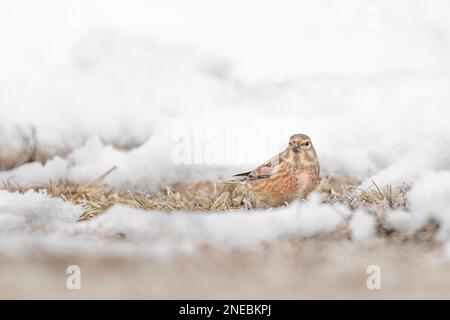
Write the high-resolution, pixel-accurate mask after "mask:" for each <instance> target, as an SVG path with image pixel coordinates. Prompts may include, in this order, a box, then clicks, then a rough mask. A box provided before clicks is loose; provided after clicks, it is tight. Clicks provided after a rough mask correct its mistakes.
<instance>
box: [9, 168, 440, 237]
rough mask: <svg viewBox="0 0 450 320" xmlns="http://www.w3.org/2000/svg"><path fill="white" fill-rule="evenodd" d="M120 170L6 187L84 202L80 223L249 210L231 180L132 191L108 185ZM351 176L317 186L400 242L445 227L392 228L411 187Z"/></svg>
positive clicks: (326, 198)
mask: <svg viewBox="0 0 450 320" xmlns="http://www.w3.org/2000/svg"><path fill="white" fill-rule="evenodd" d="M114 169H115V168H112V169H110V170H108V171H107V172H106V173H105V174H103V175H101V176H100V177H98V178H96V179H94V180H93V181H91V182H90V183H87V184H85V185H80V184H76V183H73V182H70V181H50V182H49V183H48V184H45V185H35V186H31V187H21V186H18V185H14V184H13V183H12V182H10V181H5V182H3V188H4V189H6V190H8V191H10V192H20V193H25V192H27V191H29V190H35V191H38V190H44V191H45V192H47V194H48V195H50V196H52V197H58V198H61V199H63V200H64V201H68V202H71V203H73V204H76V205H81V206H83V208H84V209H85V210H84V213H83V214H82V215H81V216H80V217H79V221H86V220H90V219H94V218H95V217H97V216H98V215H100V214H102V213H104V212H106V211H107V210H108V209H109V208H111V207H112V206H114V205H119V204H120V205H126V206H130V207H133V208H136V209H142V210H147V211H152V210H155V211H162V212H166V213H168V214H170V213H173V212H176V211H186V212H196V213H208V212H211V211H215V212H217V211H219V212H225V211H236V210H248V208H247V207H246V206H244V204H243V202H242V198H243V196H244V195H243V194H241V193H239V192H236V190H234V189H233V187H232V186H231V185H229V184H223V183H220V182H210V181H207V182H200V183H195V184H184V183H177V184H173V185H171V186H167V187H165V188H164V189H161V190H159V191H156V192H131V191H127V190H120V189H118V188H115V187H111V186H108V185H106V184H105V183H104V179H105V177H106V176H107V175H108V174H109V173H111V172H112V171H113V170H114ZM359 184H360V182H359V181H357V180H354V179H351V178H345V177H344V178H337V177H331V178H330V177H324V178H322V180H321V182H320V184H319V185H318V187H317V190H316V191H317V192H319V194H321V195H322V201H323V203H341V204H344V205H346V206H348V207H349V208H350V209H351V210H356V209H358V208H363V209H364V210H365V211H367V212H369V213H370V214H372V215H373V216H375V217H376V220H377V233H378V235H379V236H382V237H384V238H389V239H392V240H394V241H396V242H404V241H408V240H414V241H416V240H417V241H432V239H433V236H434V234H435V232H436V231H437V230H438V228H439V225H438V224H437V223H436V222H435V221H430V222H429V223H428V224H427V225H426V226H425V227H424V228H423V229H422V230H420V231H419V232H418V233H417V234H415V235H413V236H411V235H405V234H402V233H400V232H398V231H394V230H391V229H390V228H389V227H387V226H386V223H385V216H386V213H387V212H388V211H390V210H397V209H401V210H406V211H407V210H408V198H407V196H408V191H409V190H410V186H409V185H408V184H403V185H401V186H396V187H393V186H385V187H380V186H378V185H377V184H376V183H375V182H373V183H372V185H371V186H369V187H368V188H366V189H363V188H361V187H360V186H359ZM336 235H338V236H339V237H344V238H348V237H349V236H350V231H349V228H348V224H347V223H345V224H343V225H342V226H341V227H340V228H338V230H337V232H336Z"/></svg>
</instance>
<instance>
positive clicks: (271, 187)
mask: <svg viewBox="0 0 450 320" xmlns="http://www.w3.org/2000/svg"><path fill="white" fill-rule="evenodd" d="M319 174H320V165H319V161H318V159H317V154H316V150H315V149H314V146H313V145H312V142H311V139H310V138H309V137H308V136H307V135H304V134H295V135H293V136H292V137H291V138H290V139H289V145H288V147H287V148H286V150H284V151H283V152H281V153H280V154H279V155H277V156H275V157H273V158H272V159H270V160H269V161H267V162H265V163H264V164H262V165H260V166H259V167H258V168H256V169H255V170H253V171H250V172H245V173H240V174H237V175H235V176H233V178H234V179H232V180H230V181H229V182H231V183H241V184H243V185H244V186H245V188H246V195H245V197H244V199H246V200H247V201H250V203H251V204H252V205H255V206H257V207H275V206H280V205H283V204H285V203H287V202H291V201H293V200H295V199H304V198H306V196H307V195H308V194H309V193H310V192H311V191H313V190H314V189H315V187H316V185H317V183H318V181H319Z"/></svg>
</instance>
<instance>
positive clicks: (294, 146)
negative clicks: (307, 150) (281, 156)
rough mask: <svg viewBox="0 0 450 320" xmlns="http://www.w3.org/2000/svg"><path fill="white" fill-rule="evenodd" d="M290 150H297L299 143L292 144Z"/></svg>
mask: <svg viewBox="0 0 450 320" xmlns="http://www.w3.org/2000/svg"><path fill="white" fill-rule="evenodd" d="M292 150H294V151H295V152H297V151H298V150H300V145H299V144H296V143H295V144H293V145H292Z"/></svg>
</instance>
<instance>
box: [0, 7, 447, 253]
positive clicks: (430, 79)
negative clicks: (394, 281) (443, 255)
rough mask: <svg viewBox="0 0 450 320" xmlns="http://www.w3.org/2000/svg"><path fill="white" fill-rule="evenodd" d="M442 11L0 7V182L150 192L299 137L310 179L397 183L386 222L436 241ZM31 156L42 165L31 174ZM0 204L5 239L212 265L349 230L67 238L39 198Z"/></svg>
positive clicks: (121, 214)
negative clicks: (200, 251)
mask: <svg viewBox="0 0 450 320" xmlns="http://www.w3.org/2000/svg"><path fill="white" fill-rule="evenodd" d="M24 7H25V8H27V9H26V10H24V9H23V8H24ZM199 8H201V10H200V9H199ZM236 8H239V9H238V10H237V9H236ZM255 8H257V10H255ZM448 9H450V7H449V4H448V2H447V1H444V0H441V1H433V2H429V1H424V0H414V1H396V2H395V3H394V2H392V1H375V2H374V1H370V2H369V1H356V0H354V1H345V2H344V3H340V4H339V5H337V4H335V3H334V2H333V1H328V0H321V1H315V2H314V3H310V2H298V1H289V0H284V1H276V3H275V1H272V0H270V1H269V0H265V1H257V2H255V1H239V2H238V1H226V2H223V3H220V4H219V3H216V2H214V3H213V2H211V1H206V0H194V1H190V2H189V3H185V2H183V1H179V0H170V1H164V2H163V1H148V2H141V1H137V0H134V1H131V2H129V1H128V2H127V3H126V4H125V2H123V1H98V2H96V4H95V5H94V4H92V3H91V2H88V1H85V0H79V1H73V2H70V3H65V2H60V1H56V0H55V1H44V2H42V1H41V2H40V3H39V5H38V4H35V3H34V2H33V1H17V2H16V1H14V2H13V1H3V2H2V4H0V38H1V39H2V50H0V70H1V73H0V146H1V147H0V168H8V170H4V171H0V181H4V180H9V181H11V182H13V183H16V184H18V185H21V186H28V185H33V184H38V183H47V182H48V181H49V180H50V179H51V180H57V179H69V180H72V181H75V182H79V183H87V182H89V181H92V180H93V179H94V178H96V177H98V176H99V175H101V174H103V173H104V172H106V171H107V170H109V169H110V168H112V167H113V166H117V170H115V171H114V172H112V173H111V174H110V175H109V176H108V177H107V178H106V183H108V184H110V185H115V186H119V187H122V188H129V189H139V190H149V191H152V190H156V189H157V188H160V187H165V186H166V185H167V184H170V183H174V182H178V181H184V182H193V181H200V180H212V179H219V178H221V177H226V176H229V175H230V174H232V173H235V172H238V171H240V170H249V169H251V168H252V167H253V166H255V165H258V164H260V163H261V162H263V161H265V160H267V159H268V158H270V157H271V156H273V155H274V154H276V153H277V152H279V151H281V150H282V149H283V148H284V147H285V145H286V144H287V140H288V138H289V136H290V135H291V134H293V133H306V134H308V135H309V136H311V138H312V140H313V143H314V145H315V147H316V149H317V151H318V155H319V160H320V162H321V169H322V174H323V175H337V176H351V177H355V178H357V179H359V180H360V181H362V186H368V185H369V184H371V183H372V181H376V182H377V184H378V185H381V186H382V185H386V184H392V185H394V186H395V185H400V184H402V183H403V182H408V183H410V184H411V185H412V190H411V192H410V193H409V195H408V201H409V207H410V210H409V211H408V212H404V211H395V212H391V213H389V215H388V222H389V223H390V224H391V225H392V226H393V228H395V229H399V230H408V232H414V231H416V230H418V229H420V227H421V226H423V224H424V223H425V222H426V221H427V220H428V219H429V218H434V219H436V220H437V221H439V222H440V223H441V229H440V231H439V234H438V239H439V240H441V241H447V240H448V237H449V235H450V213H449V212H448V208H449V207H450V206H449V200H448V199H449V198H450V197H449V192H450V185H449V182H448V181H450V180H449V179H448V178H449V175H450V148H449V145H450V126H449V125H448V123H449V120H450V108H449V103H450V93H449V92H450V91H449V90H448V88H449V85H450V73H449V71H450V59H448V57H449V56H450V46H449V45H448V43H449V41H448V40H449V37H450V28H449V22H448V14H447V13H448ZM200 11H201V12H202V14H199V13H198V12H200ZM33 130H35V133H33ZM32 146H36V150H37V151H39V152H40V153H43V154H45V155H50V156H51V158H50V160H48V161H47V162H46V163H45V164H41V163H38V162H32V163H27V161H28V158H29V155H30V154H31V153H32V151H33V148H32ZM15 164H20V166H17V167H16V168H13V167H14V165H15ZM11 168H12V169H11ZM0 201H1V202H0V212H1V220H0V221H1V222H0V230H2V233H3V232H5V233H4V234H9V233H10V232H12V231H14V232H18V230H22V233H23V234H25V235H27V234H29V233H34V232H35V230H40V229H42V228H43V227H42V228H41V227H38V226H45V229H46V230H47V228H51V229H58V228H60V229H61V230H65V231H64V232H67V230H66V229H65V227H64V228H63V227H62V226H61V225H60V224H61V223H62V224H64V225H65V224H66V223H69V225H70V228H73V229H78V228H80V229H81V230H82V231H80V232H82V233H84V232H86V233H87V230H92V232H93V233H94V234H95V235H107V234H110V233H111V234H112V233H124V234H126V235H127V236H129V237H130V238H131V239H135V241H136V242H139V241H141V239H144V240H143V241H144V242H145V243H150V242H151V243H156V242H159V243H161V242H164V243H171V241H172V237H176V238H177V239H178V238H179V241H178V240H177V241H178V243H182V242H184V241H185V240H186V239H187V240H186V242H187V243H193V245H194V244H195V243H198V242H210V243H216V244H218V246H225V247H226V246H230V247H240V246H242V247H246V246H251V245H255V244H256V243H261V242H264V241H275V239H279V238H280V237H283V236H288V235H292V234H296V235H300V236H305V237H309V236H312V235H315V234H317V233H320V232H331V231H332V230H335V229H336V227H337V226H338V225H339V223H340V222H341V218H342V217H343V216H346V214H347V215H348V214H350V213H346V214H345V213H342V212H343V211H345V210H344V209H343V208H336V207H334V206H323V205H319V204H318V202H317V201H316V200H314V197H313V198H312V200H310V203H309V204H305V203H302V204H301V205H300V204H296V205H292V206H290V207H288V208H280V209H276V210H272V211H270V212H265V213H260V214H256V215H251V216H250V215H246V214H242V213H236V214H227V215H218V214H217V215H215V214H214V215H211V216H209V215H208V216H197V215H189V214H186V213H178V214H175V215H171V216H168V217H167V216H165V215H163V214H161V213H155V212H152V213H149V214H142V213H141V212H137V211H135V210H132V209H130V208H125V207H114V208H112V209H111V210H110V211H109V212H108V213H107V214H105V215H103V216H101V217H100V218H99V219H98V220H95V221H93V222H90V223H87V224H80V225H79V224H75V223H74V220H73V219H74V217H75V216H76V214H77V213H79V212H81V208H78V207H71V206H70V205H69V204H65V203H64V202H62V200H56V199H50V198H48V197H47V196H45V195H43V194H34V193H27V194H25V195H23V196H21V195H18V194H8V193H7V192H6V191H1V193H0ZM341 211H342V212H341ZM338 212H341V213H338ZM66 218H67V219H69V220H67V221H66V220H64V219H66ZM53 224H55V225H53ZM235 226H239V228H237V227H235ZM350 226H351V230H352V237H353V239H354V240H355V241H366V240H367V239H372V238H373V237H374V231H373V228H374V226H373V219H372V218H371V217H370V216H368V215H367V214H366V213H364V212H362V211H358V212H356V213H354V215H353V218H352V219H351V224H350ZM70 228H69V229H70ZM69 233H70V232H69ZM147 237H150V238H151V239H149V238H147ZM3 238H4V237H3Z"/></svg>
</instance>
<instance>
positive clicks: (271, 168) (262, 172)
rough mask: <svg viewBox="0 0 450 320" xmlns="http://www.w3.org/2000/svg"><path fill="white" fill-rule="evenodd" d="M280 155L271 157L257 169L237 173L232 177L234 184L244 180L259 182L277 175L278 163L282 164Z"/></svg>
mask: <svg viewBox="0 0 450 320" xmlns="http://www.w3.org/2000/svg"><path fill="white" fill-rule="evenodd" d="M282 161H283V160H282V157H281V154H280V155H277V156H275V157H273V158H272V159H270V160H269V161H266V162H264V163H263V164H262V165H260V166H259V167H258V168H256V169H255V170H253V171H249V172H244V173H239V174H236V175H234V176H233V180H231V181H235V182H241V181H245V180H259V179H267V178H271V177H273V176H274V175H275V174H277V172H278V169H279V166H280V163H281V162H282Z"/></svg>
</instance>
